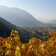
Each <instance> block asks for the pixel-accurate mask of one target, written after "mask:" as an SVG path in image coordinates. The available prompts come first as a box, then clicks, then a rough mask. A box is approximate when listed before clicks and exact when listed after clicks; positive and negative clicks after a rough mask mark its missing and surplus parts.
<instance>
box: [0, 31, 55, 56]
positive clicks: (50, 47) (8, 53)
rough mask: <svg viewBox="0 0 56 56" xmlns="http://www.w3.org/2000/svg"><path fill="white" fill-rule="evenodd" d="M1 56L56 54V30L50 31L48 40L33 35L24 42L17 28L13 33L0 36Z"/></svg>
mask: <svg viewBox="0 0 56 56" xmlns="http://www.w3.org/2000/svg"><path fill="white" fill-rule="evenodd" d="M0 56H56V32H49V34H48V41H42V40H40V39H37V38H36V37H33V38H32V39H30V40H29V41H28V43H22V42H21V40H20V36H19V34H18V32H17V31H16V30H12V32H11V35H10V36H8V37H6V38H2V37H0Z"/></svg>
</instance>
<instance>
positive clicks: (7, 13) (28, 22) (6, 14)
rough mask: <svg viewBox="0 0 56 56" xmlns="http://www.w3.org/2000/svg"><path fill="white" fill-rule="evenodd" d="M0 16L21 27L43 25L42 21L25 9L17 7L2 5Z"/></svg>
mask: <svg viewBox="0 0 56 56" xmlns="http://www.w3.org/2000/svg"><path fill="white" fill-rule="evenodd" d="M0 16H1V17H3V18H4V19H6V20H8V21H9V22H11V23H12V24H14V25H16V26H20V27H28V26H31V27H38V26H42V25H43V23H42V22H40V21H37V20H36V19H35V18H34V17H33V16H32V15H31V14H29V13H28V12H26V11H25V10H22V9H19V8H15V7H5V6H0Z"/></svg>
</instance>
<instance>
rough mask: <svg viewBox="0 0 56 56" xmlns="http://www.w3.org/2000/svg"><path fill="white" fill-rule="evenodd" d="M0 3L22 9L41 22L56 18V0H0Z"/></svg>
mask: <svg viewBox="0 0 56 56" xmlns="http://www.w3.org/2000/svg"><path fill="white" fill-rule="evenodd" d="M0 5H4V6H5V5H6V6H9V7H18V8H21V9H24V10H26V11H28V12H29V13H31V14H32V15H33V16H34V17H35V18H36V19H37V20H40V21H43V22H47V21H49V20H53V19H56V0H0Z"/></svg>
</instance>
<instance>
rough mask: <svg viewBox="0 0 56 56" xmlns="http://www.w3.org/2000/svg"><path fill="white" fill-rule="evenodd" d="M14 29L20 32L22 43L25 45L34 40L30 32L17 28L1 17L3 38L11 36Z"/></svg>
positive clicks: (0, 27) (0, 28) (0, 25)
mask: <svg viewBox="0 0 56 56" xmlns="http://www.w3.org/2000/svg"><path fill="white" fill-rule="evenodd" d="M12 29H16V30H17V31H18V32H19V35H20V37H21V41H22V42H24V43H25V42H27V41H28V40H29V39H31V38H32V35H31V33H30V32H28V31H26V30H24V29H22V28H20V27H17V26H15V25H13V24H11V23H10V22H9V21H7V20H5V19H3V18H1V17H0V36H1V37H7V36H10V33H11V30H12Z"/></svg>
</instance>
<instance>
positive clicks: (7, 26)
mask: <svg viewBox="0 0 56 56" xmlns="http://www.w3.org/2000/svg"><path fill="white" fill-rule="evenodd" d="M14 28H16V26H15V25H13V24H11V23H10V22H8V21H6V20H5V19H3V18H1V17H0V36H4V37H5V36H6V35H8V36H9V34H10V32H11V30H12V29H14Z"/></svg>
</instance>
